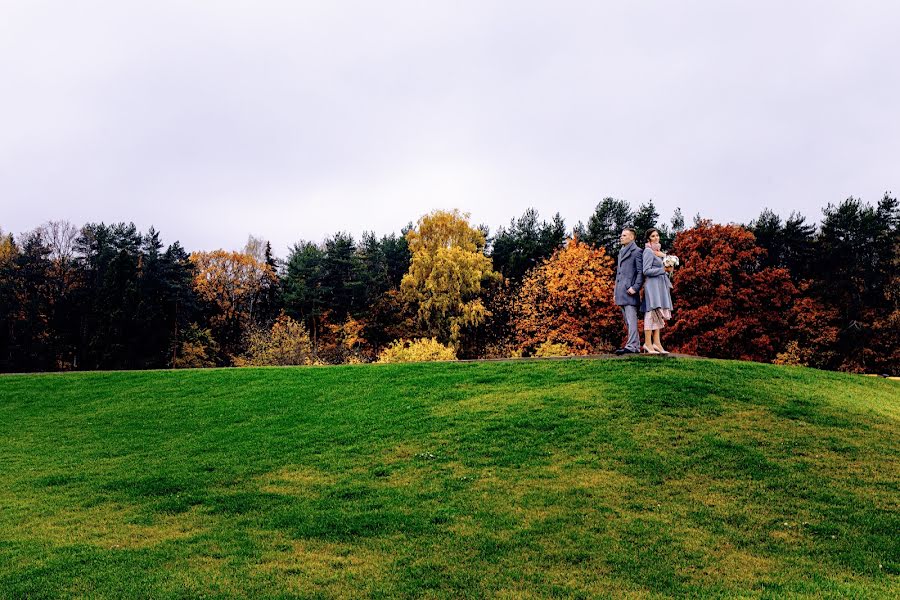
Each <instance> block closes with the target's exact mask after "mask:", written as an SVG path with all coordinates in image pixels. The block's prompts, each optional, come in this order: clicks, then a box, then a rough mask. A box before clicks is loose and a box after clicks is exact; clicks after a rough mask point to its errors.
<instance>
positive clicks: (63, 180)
mask: <svg viewBox="0 0 900 600" xmlns="http://www.w3.org/2000/svg"><path fill="white" fill-rule="evenodd" d="M898 31H900V3H898V2H895V1H893V0H885V1H881V2H875V1H866V0H855V1H849V0H848V1H846V2H830V1H823V0H818V1H791V0H780V1H774V2H772V1H767V0H753V1H728V0H709V1H675V0H668V1H663V0H660V1H643V2H642V1H637V0H635V1H621V0H620V1H617V2H606V1H599V0H598V1H593V2H589V1H580V2H572V1H564V0H562V1H561V0H556V1H553V2H529V1H523V0H510V1H505V0H496V1H491V0H477V1H469V0H456V1H453V2H441V1H437V0H431V1H423V0H418V1H394V0H381V1H379V2H374V1H369V2H364V1H360V0H357V1H351V0H328V1H324V0H323V1H320V2H303V1H290V2H289V1H284V2H275V1H262V0H253V1H246V2H244V1H225V0H216V1H212V0H210V1H208V2H185V1H183V0H180V1H170V0H152V1H149V2H131V1H128V0H117V1H98V0H95V1H90V0H58V1H41V0H22V1H20V0H0V86H2V89H0V208H2V210H0V227H2V228H3V229H4V230H6V231H13V232H16V233H18V232H21V231H24V230H27V229H31V228H33V227H35V226H37V225H40V224H41V223H42V222H44V221H47V220H50V219H66V220H69V221H71V222H73V223H75V224H76V225H81V224H83V223H85V222H90V221H105V222H107V223H109V222H116V221H123V220H124V221H134V222H135V223H136V224H137V225H138V227H139V228H140V229H142V230H146V229H147V228H149V226H150V225H154V226H156V228H157V229H159V230H161V232H162V236H163V240H164V241H165V242H166V243H170V242H172V241H174V240H176V239H178V240H180V241H181V242H182V244H183V245H185V247H187V248H188V249H189V250H194V249H214V248H219V247H223V248H239V247H241V246H242V245H243V243H244V241H245V240H246V238H247V235H248V234H251V233H252V234H254V235H256V236H258V237H263V238H266V239H269V240H271V241H272V243H273V246H274V248H275V251H276V254H278V255H280V256H284V255H285V254H286V253H287V248H288V246H289V245H290V244H292V243H294V242H297V241H299V240H301V239H310V240H315V241H320V240H322V239H323V238H324V237H326V236H327V235H329V234H332V233H334V232H336V231H339V230H343V231H349V232H350V233H352V234H354V235H359V233H360V232H362V231H363V230H374V231H376V232H377V233H379V234H381V233H389V232H397V231H399V230H400V228H401V227H402V226H403V225H405V224H406V223H407V222H409V221H414V220H416V219H417V218H418V217H419V216H421V215H422V214H424V213H426V212H428V211H430V210H433V209H436V208H454V207H455V208H460V209H462V210H464V211H468V212H471V213H472V220H473V221H474V222H475V223H485V224H487V225H489V226H491V228H492V230H493V229H496V228H497V226H499V225H503V224H506V223H508V221H509V219H510V218H511V217H514V216H518V215H520V214H521V213H522V212H523V211H524V210H525V209H526V208H528V207H529V206H533V207H535V208H536V209H538V211H539V212H540V213H541V215H542V216H544V217H550V216H551V215H552V214H553V213H555V212H557V211H558V212H560V213H561V214H562V216H563V217H564V218H565V219H566V222H567V224H568V225H570V226H572V225H574V224H575V223H576V222H577V221H579V220H586V219H587V217H588V216H589V215H590V214H591V212H592V211H593V208H594V206H595V205H596V204H597V202H598V201H599V200H600V199H602V198H603V197H605V196H613V197H617V198H624V199H627V200H629V201H631V202H632V203H633V204H634V205H637V204H639V203H640V202H643V201H646V200H648V199H653V200H654V202H655V203H656V206H657V207H658V208H659V209H660V212H661V213H662V214H663V217H664V218H666V219H668V217H669V216H670V215H671V213H672V211H673V210H674V208H675V207H676V206H680V207H681V208H682V209H683V211H684V213H685V215H686V216H687V217H688V218H690V217H691V216H692V215H693V214H695V213H697V212H700V213H701V214H702V215H703V216H706V217H710V218H712V219H714V220H717V221H721V222H729V221H735V222H746V221H749V220H750V219H752V218H753V217H754V216H756V215H758V214H759V212H760V210H761V209H762V208H763V207H765V206H768V207H771V208H774V209H776V211H778V212H781V213H782V214H783V215H785V216H786V215H787V213H789V212H790V211H791V210H799V211H800V212H802V213H803V214H805V215H807V216H808V217H809V218H811V219H813V220H818V219H819V218H820V216H821V213H820V209H821V208H822V207H823V206H824V205H825V204H826V203H828V202H833V203H837V202H840V201H841V200H843V199H844V198H846V197H847V196H850V195H854V196H857V197H862V198H863V199H864V200H866V201H869V202H873V203H874V202H876V201H877V200H878V199H879V198H880V197H881V196H882V194H883V193H884V192H885V191H886V190H894V191H900V190H898V188H900V186H898V185H897V183H898V177H900V167H898V166H900V110H898V98H900V66H898V65H900V60H898V59H900V35H898Z"/></svg>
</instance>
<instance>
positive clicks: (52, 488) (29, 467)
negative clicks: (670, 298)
mask: <svg viewBox="0 0 900 600" xmlns="http://www.w3.org/2000/svg"><path fill="white" fill-rule="evenodd" d="M898 449H900V384H898V383H897V382H893V381H886V380H879V379H875V378H866V377H859V376H852V375H846V374H840V373H829V372H820V371H814V370H808V369H799V368H782V367H775V366H769V365H760V364H751V363H738V362H725V361H709V360H691V359H672V358H657V357H634V358H629V359H624V360H566V361H527V362H526V361H522V362H506V363H503V362H500V363H458V364H453V363H444V364H417V365H369V366H346V367H327V368H315V367H311V368H293V369H275V368H273V369H231V370H203V371H155V372H121V373H76V374H65V375H22V376H3V377H0V597H2V598H18V597H28V598H43V597H60V596H65V597H70V596H79V595H81V596H84V597H90V598H104V597H106V598H121V597H153V598H199V597H207V598H209V597H213V598H231V597H269V598H282V597H284V598H293V597H301V598H304V597H308V598H313V597H315V598H320V597H361V596H368V597H381V598H394V597H423V596H424V597H435V598H442V597H447V598H449V597H460V596H468V597H483V596H494V597H505V598H521V597H566V598H568V597H572V598H582V597H583V598H591V597H598V596H600V597H606V596H609V597H640V598H654V597H662V596H671V595H691V596H702V597H733V596H744V597H771V598H781V597H785V596H794V597H816V598H819V597H856V598H867V597H871V598H881V597H891V596H894V597H896V595H897V594H898V592H900V537H898V535H897V534H898V531H900V458H898Z"/></svg>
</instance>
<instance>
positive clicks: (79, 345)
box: [0, 193, 900, 375]
mask: <svg viewBox="0 0 900 600" xmlns="http://www.w3.org/2000/svg"><path fill="white" fill-rule="evenodd" d="M898 224H900V208H898V201H897V199H896V198H894V197H893V196H891V195H890V194H889V193H888V194H885V195H884V197H883V198H882V199H881V200H879V201H878V202H877V203H876V204H875V205H871V204H869V203H866V202H863V201H861V200H859V199H857V198H848V199H847V200H845V201H843V202H841V203H839V204H837V205H832V204H829V205H828V206H827V207H826V208H825V209H824V211H823V218H822V221H821V223H818V224H816V223H809V222H807V220H806V218H805V217H804V216H802V215H800V214H797V213H791V214H789V215H787V216H786V217H783V216H781V215H779V214H777V213H775V212H774V211H772V210H769V209H766V210H764V211H763V212H762V213H761V214H760V215H759V217H758V218H756V219H754V220H753V221H751V222H750V223H747V224H716V223H712V222H711V221H709V220H707V219H703V218H702V217H701V216H699V215H697V216H695V217H694V219H693V223H692V224H691V226H689V227H688V226H687V225H686V223H685V219H684V216H683V215H682V213H681V210H680V209H678V210H676V211H675V214H674V215H672V217H671V218H670V219H669V220H668V221H664V220H661V219H660V215H659V214H658V212H657V210H656V208H655V206H654V204H653V202H652V201H650V202H646V203H643V204H641V205H640V206H638V207H637V208H633V207H632V205H631V204H630V203H629V202H627V201H624V200H621V199H615V198H605V199H603V200H602V201H601V202H599V203H598V205H597V206H596V208H595V210H594V212H593V213H592V214H591V215H590V217H589V218H588V219H587V221H586V222H579V223H577V224H576V225H574V226H573V227H571V228H570V227H567V225H566V224H565V222H564V220H563V219H562V218H561V217H560V216H559V214H556V215H554V216H553V217H552V218H550V219H549V220H545V219H541V217H540V215H539V214H538V213H537V211H535V210H534V209H528V210H526V211H525V212H524V214H522V215H521V216H520V217H517V218H513V219H511V220H510V222H509V224H508V225H505V226H503V227H500V228H498V229H497V231H496V232H491V231H490V230H489V229H488V228H487V227H485V226H475V225H473V224H471V223H470V222H469V219H468V216H467V215H465V214H462V213H460V212H459V211H434V212H432V213H429V214H427V215H424V216H422V217H421V218H420V219H419V220H418V221H417V222H416V223H410V224H409V225H407V226H406V227H405V228H403V229H402V230H401V231H400V232H399V234H398V233H392V234H389V235H383V236H380V237H379V236H376V235H375V234H374V233H365V234H363V236H362V237H361V238H360V239H355V238H354V237H353V236H351V235H349V234H347V233H343V232H338V233H335V234H334V235H332V236H330V237H328V238H326V239H325V240H324V242H321V243H316V242H312V241H300V242H298V243H296V244H294V245H293V246H292V247H291V248H290V250H289V252H288V255H287V256H286V257H285V258H283V259H282V258H278V257H275V256H274V255H273V253H272V249H271V245H270V244H269V243H268V242H265V241H264V240H260V239H257V238H254V237H252V236H251V237H250V238H249V239H248V242H247V245H246V246H245V247H244V248H242V249H240V250H233V251H232V250H215V251H196V252H192V253H188V252H187V251H186V250H185V249H184V248H183V247H182V246H181V245H180V244H179V243H178V242H174V243H172V244H170V245H168V246H165V245H164V244H163V242H162V238H161V236H160V233H159V232H158V231H156V230H155V229H153V228H152V227H151V228H150V230H149V231H147V232H146V233H143V232H139V231H138V230H137V229H136V227H135V226H134V224H126V223H118V224H112V225H106V224H103V223H99V224H98V223H89V224H87V225H84V226H82V227H80V228H79V227H76V226H74V225H72V224H70V223H67V222H60V221H52V222H49V223H46V224H44V225H42V226H40V227H38V228H36V229H34V230H33V231H30V232H26V233H23V234H21V235H19V236H14V235H12V234H11V233H4V232H3V231H2V229H0V321H2V330H0V371H3V372H20V371H56V370H95V369H150V368H172V367H175V368H180V367H211V366H232V365H247V364H309V363H328V364H338V363H346V362H369V361H372V360H376V359H377V358H378V357H379V355H381V354H382V353H384V352H387V351H388V350H390V352H393V353H394V354H398V353H399V354H402V352H403V351H404V350H403V348H404V347H408V346H409V344H410V342H411V341H413V340H428V342H429V343H431V344H437V345H438V346H440V348H442V349H443V350H441V352H444V353H443V354H441V356H447V355H448V354H446V353H447V352H449V355H451V356H456V357H459V358H483V357H510V356H547V355H561V354H590V353H599V352H606V351H609V350H610V349H612V348H614V347H616V346H618V345H620V344H621V338H622V336H623V325H622V323H621V318H620V316H619V313H618V310H617V309H616V307H615V306H614V304H613V301H612V287H613V281H614V275H615V257H616V255H617V253H618V249H619V242H618V238H619V233H620V232H621V230H622V228H623V227H626V226H631V227H634V228H635V229H637V230H638V231H639V232H641V233H642V232H643V231H645V230H646V229H649V228H651V227H656V228H657V229H659V231H660V234H661V238H662V243H663V246H664V248H666V249H669V250H670V252H672V253H674V254H676V255H678V256H679V257H680V259H681V261H682V266H681V267H680V268H679V269H678V270H676V272H675V274H674V291H673V296H674V300H675V306H676V310H675V314H674V317H673V320H672V321H671V322H670V327H669V328H668V331H667V332H666V336H667V342H668V344H669V345H671V346H672V347H673V348H674V349H675V350H680V351H683V352H689V353H692V354H698V355H702V356H710V357H721V358H738V359H747V360H758V361H767V362H778V363H782V364H797V365H808V366H813V367H817V368H824V369H836V370H844V371H851V372H879V373H880V372H883V373H891V374H895V375H896V374H898V369H900V367H898V365H900V341H898V337H900V336H897V332H898V331H900V233H898V230H900V228H898ZM639 236H640V233H639ZM404 345H405V346H404Z"/></svg>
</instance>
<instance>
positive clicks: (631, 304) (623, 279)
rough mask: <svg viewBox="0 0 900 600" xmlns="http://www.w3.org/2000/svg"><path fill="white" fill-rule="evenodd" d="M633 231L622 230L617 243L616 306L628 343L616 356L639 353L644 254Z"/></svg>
mask: <svg viewBox="0 0 900 600" xmlns="http://www.w3.org/2000/svg"><path fill="white" fill-rule="evenodd" d="M635 235H636V234H635V231H634V229H632V228H631V227H626V228H625V229H623V230H622V235H621V236H619V242H621V243H622V248H621V249H620V250H619V265H618V267H617V268H616V290H615V299H616V306H621V307H622V316H623V317H625V324H626V325H627V326H628V342H627V343H626V344H625V347H624V348H619V349H618V350H616V354H637V353H638V352H640V351H641V342H640V338H639V337H638V305H639V304H640V303H641V298H640V295H639V292H640V291H641V285H642V284H643V283H644V254H643V252H641V250H640V249H639V248H638V247H637V244H635V243H634V238H635Z"/></svg>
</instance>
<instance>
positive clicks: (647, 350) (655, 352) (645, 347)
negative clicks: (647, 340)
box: [643, 344, 659, 354]
mask: <svg viewBox="0 0 900 600" xmlns="http://www.w3.org/2000/svg"><path fill="white" fill-rule="evenodd" d="M654 348H655V346H654ZM643 350H644V352H646V353H647V354H659V352H657V351H656V350H655V349H654V350H651V349H650V348H648V347H647V344H644V347H643Z"/></svg>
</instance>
